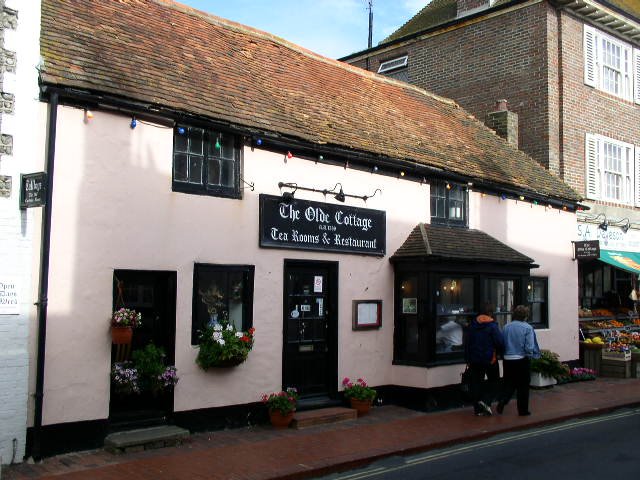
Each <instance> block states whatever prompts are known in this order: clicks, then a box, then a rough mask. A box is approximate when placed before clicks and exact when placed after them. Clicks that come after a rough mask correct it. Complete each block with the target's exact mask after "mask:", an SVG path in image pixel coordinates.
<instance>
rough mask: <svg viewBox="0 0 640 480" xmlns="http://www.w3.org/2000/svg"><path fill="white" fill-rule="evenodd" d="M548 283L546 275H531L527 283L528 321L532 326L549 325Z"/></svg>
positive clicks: (544, 326)
mask: <svg viewBox="0 0 640 480" xmlns="http://www.w3.org/2000/svg"><path fill="white" fill-rule="evenodd" d="M548 284H549V279H548V278H546V277H531V278H530V279H529V282H528V283H527V302H528V303H529V323H530V324H531V326H533V327H534V328H548V327H549V306H548V303H549V302H548V292H549V288H548Z"/></svg>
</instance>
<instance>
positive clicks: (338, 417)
mask: <svg viewBox="0 0 640 480" xmlns="http://www.w3.org/2000/svg"><path fill="white" fill-rule="evenodd" d="M357 418H358V412H356V411H355V410H354V409H353V408H344V407H331V408H320V409H318V410H306V411H304V412H296V413H295V415H294V416H293V422H292V425H291V426H292V427H293V428H297V429H302V428H307V427H312V426H314V425H323V424H326V423H337V422H345V421H348V420H355V419H357Z"/></svg>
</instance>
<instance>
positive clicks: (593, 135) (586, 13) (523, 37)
mask: <svg viewBox="0 0 640 480" xmlns="http://www.w3.org/2000/svg"><path fill="white" fill-rule="evenodd" d="M342 60H343V61H346V62H348V63H351V64H353V65H358V66H360V67H362V68H366V69H368V70H373V71H375V72H378V73H381V74H383V75H389V76H393V77H395V78H398V79H402V80H404V81H408V82H409V83H412V84H415V85H418V86H420V87H422V88H425V89H428V90H430V91H433V92H435V93H437V94H439V95H443V96H445V97H449V98H453V99H454V100H456V101H457V102H459V103H460V105H461V106H462V107H464V108H465V109H467V110H468V111H470V112H472V113H473V114H474V115H475V116H476V117H477V118H478V119H480V120H483V121H485V123H487V125H489V126H491V127H492V128H494V129H501V130H502V131H501V132H500V134H501V135H503V136H505V137H508V133H510V137H509V138H510V141H512V142H514V143H515V142H517V144H518V146H519V148H520V149H522V150H523V151H525V152H526V153H528V154H529V155H531V156H532V157H533V158H535V159H536V160H537V161H538V162H539V163H540V164H542V165H543V166H544V167H545V168H547V169H549V170H550V171H551V172H553V173H554V174H556V175H558V176H559V177H560V178H561V179H562V180H564V181H565V182H567V183H568V184H569V185H571V186H572V187H573V188H574V189H576V191H578V192H580V193H582V194H583V195H584V196H585V198H586V199H587V201H586V202H585V203H586V205H588V206H589V207H590V210H588V211H586V212H582V213H579V215H578V226H577V233H576V237H575V240H599V242H600V247H601V248H602V249H605V250H607V251H613V250H616V251H618V250H619V251H623V252H625V253H624V255H623V256H624V257H625V258H626V259H627V260H625V262H627V263H629V262H631V261H633V262H637V263H636V264H632V266H631V267H627V266H624V265H620V264H617V265H615V267H621V266H622V267H624V268H625V271H626V272H628V273H625V272H623V270H621V269H618V268H613V269H611V268H609V267H608V266H606V265H604V264H603V263H602V262H597V261H595V262H581V264H580V266H581V269H580V274H579V276H580V282H581V284H580V294H579V297H580V303H581V304H582V306H583V307H593V306H602V305H604V304H605V303H607V300H606V297H607V292H609V293H614V292H615V296H616V297H617V296H619V297H620V302H621V303H623V304H624V303H625V301H626V299H627V295H628V294H629V292H630V289H631V287H632V285H634V284H635V283H636V281H635V278H634V277H632V276H631V273H640V270H639V267H640V265H639V264H640V262H638V258H637V257H636V255H637V254H639V253H640V234H639V230H638V229H639V228H640V208H639V207H640V128H639V127H638V126H639V125H640V3H639V2H637V1H634V0H607V1H603V0H433V1H432V2H431V3H429V4H428V5H427V6H425V7H424V8H423V9H422V10H421V11H420V12H418V14H416V15H415V16H414V17H413V18H411V19H410V20H409V21H408V22H407V23H406V24H404V25H403V26H402V27H401V28H399V29H398V30H397V31H396V32H394V33H393V34H392V35H390V36H389V37H388V38H386V39H385V40H383V41H382V42H381V43H380V44H379V45H378V46H376V47H374V48H371V49H369V50H366V51H362V52H358V53H354V54H352V55H349V56H348V57H345V58H343V59H342ZM502 99H505V100H507V101H508V107H506V105H505V103H504V102H500V104H498V105H497V104H496V102H497V101H498V100H502ZM507 108H508V110H509V111H506V110H507ZM496 118H497V120H496ZM605 254H606V252H605ZM605 254H603V255H601V257H600V259H604V260H609V257H610V256H606V255H605ZM609 303H610V302H609ZM614 303H618V302H617V300H616V302H614ZM627 306H630V305H627Z"/></svg>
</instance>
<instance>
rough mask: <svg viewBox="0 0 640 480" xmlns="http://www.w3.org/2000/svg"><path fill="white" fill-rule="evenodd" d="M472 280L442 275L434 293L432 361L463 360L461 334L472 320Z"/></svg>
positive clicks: (473, 289)
mask: <svg viewBox="0 0 640 480" xmlns="http://www.w3.org/2000/svg"><path fill="white" fill-rule="evenodd" d="M474 286H475V282H474V279H473V278H466V277H459V276H445V277H441V278H440V280H439V288H438V291H437V292H436V296H437V303H436V324H435V330H436V337H435V338H436V345H435V354H436V355H435V356H436V359H446V358H459V359H461V358H463V356H464V343H463V331H464V329H465V328H466V327H467V326H468V325H469V322H470V321H471V320H472V319H473V316H474V314H473V313H472V312H474V310H475V309H474V298H475V295H474V291H475V288H474Z"/></svg>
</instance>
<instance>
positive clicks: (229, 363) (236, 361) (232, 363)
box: [197, 357, 247, 370]
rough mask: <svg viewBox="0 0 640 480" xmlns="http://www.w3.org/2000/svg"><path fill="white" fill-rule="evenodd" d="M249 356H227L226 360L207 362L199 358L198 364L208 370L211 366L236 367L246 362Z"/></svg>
mask: <svg viewBox="0 0 640 480" xmlns="http://www.w3.org/2000/svg"><path fill="white" fill-rule="evenodd" d="M246 359H247V357H233V358H227V359H225V360H216V361H213V362H209V363H205V361H203V359H199V360H198V362H197V363H198V365H200V367H201V368H202V369H204V370H208V369H209V368H225V367H236V366H238V365H240V364H241V363H242V362H244V361H245V360H246Z"/></svg>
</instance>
